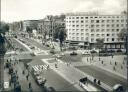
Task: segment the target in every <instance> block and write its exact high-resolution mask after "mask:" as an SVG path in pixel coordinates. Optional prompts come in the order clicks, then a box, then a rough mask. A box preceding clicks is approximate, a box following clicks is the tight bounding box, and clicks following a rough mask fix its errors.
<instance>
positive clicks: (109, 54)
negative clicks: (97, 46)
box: [99, 53, 112, 56]
mask: <svg viewBox="0 0 128 92" xmlns="http://www.w3.org/2000/svg"><path fill="white" fill-rule="evenodd" d="M99 55H100V56H111V55H112V54H111V53H100V54H99Z"/></svg>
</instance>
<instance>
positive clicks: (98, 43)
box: [96, 39, 104, 49]
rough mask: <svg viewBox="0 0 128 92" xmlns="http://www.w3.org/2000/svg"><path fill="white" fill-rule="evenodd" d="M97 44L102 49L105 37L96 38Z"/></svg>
mask: <svg viewBox="0 0 128 92" xmlns="http://www.w3.org/2000/svg"><path fill="white" fill-rule="evenodd" d="M96 46H97V48H99V49H102V48H103V46H104V39H96Z"/></svg>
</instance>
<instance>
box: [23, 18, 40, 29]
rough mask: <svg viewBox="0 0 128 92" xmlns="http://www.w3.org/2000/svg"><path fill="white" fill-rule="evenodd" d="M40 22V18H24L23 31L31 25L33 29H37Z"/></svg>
mask: <svg viewBox="0 0 128 92" xmlns="http://www.w3.org/2000/svg"><path fill="white" fill-rule="evenodd" d="M38 22H39V20H24V21H22V27H23V28H22V29H23V31H26V28H27V27H30V28H32V29H37V24H38Z"/></svg>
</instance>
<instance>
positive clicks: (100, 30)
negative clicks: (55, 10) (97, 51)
mask: <svg viewBox="0 0 128 92" xmlns="http://www.w3.org/2000/svg"><path fill="white" fill-rule="evenodd" d="M65 20H66V21H65V22H66V29H67V40H72V41H88V42H90V43H95V42H96V39H98V38H103V39H104V42H105V43H116V42H120V41H121V40H119V39H118V33H119V32H120V31H121V30H122V29H124V28H126V16H125V15H94V16H92V15H91V16H89V15H87V16H86V15H84V16H82V15H79V16H77V15H67V16H66V19H65Z"/></svg>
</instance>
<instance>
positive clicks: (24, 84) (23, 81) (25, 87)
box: [4, 61, 42, 92]
mask: <svg viewBox="0 0 128 92" xmlns="http://www.w3.org/2000/svg"><path fill="white" fill-rule="evenodd" d="M15 62H17V61H11V63H12V64H13V69H14V72H16V71H17V76H18V81H19V84H20V85H21V90H22V91H23V92H25V91H27V92H29V82H31V84H32V89H33V92H36V91H38V92H42V88H41V87H40V86H38V85H37V83H36V82H35V79H34V78H33V77H32V75H31V73H29V71H28V70H27V69H26V68H25V66H24V64H23V62H19V61H18V64H17V63H15ZM14 63H15V64H14ZM23 70H24V71H25V74H23ZM4 74H5V79H4V80H5V82H9V79H11V75H9V74H8V69H7V68H6V69H5V71H4ZM28 74H29V78H28V80H27V78H26V76H27V75H28ZM13 88H14V87H13V84H12V85H11V86H10V87H9V88H8V89H6V90H9V91H10V90H13Z"/></svg>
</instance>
